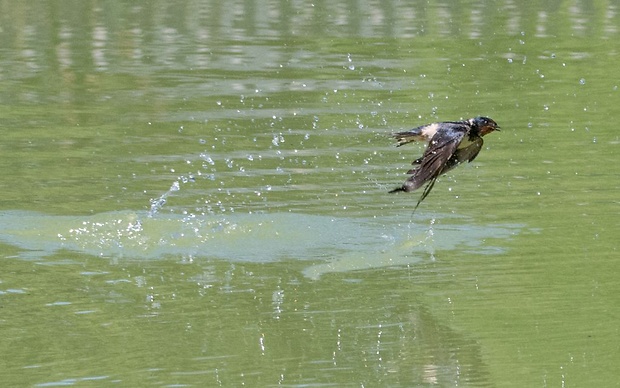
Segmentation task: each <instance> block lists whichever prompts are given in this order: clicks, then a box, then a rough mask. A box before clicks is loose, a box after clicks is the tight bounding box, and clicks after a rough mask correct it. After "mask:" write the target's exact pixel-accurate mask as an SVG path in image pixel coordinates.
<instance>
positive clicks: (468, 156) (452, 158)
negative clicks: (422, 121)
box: [390, 116, 499, 212]
mask: <svg viewBox="0 0 620 388" xmlns="http://www.w3.org/2000/svg"><path fill="white" fill-rule="evenodd" d="M493 131H499V126H498V125H497V123H496V122H495V121H493V120H492V119H490V118H488V117H482V116H479V117H475V118H473V119H469V120H463V121H446V122H442V123H432V124H427V125H422V126H421V127H417V128H414V129H412V130H409V131H405V132H396V133H394V134H392V137H394V138H395V139H396V140H397V141H398V143H397V144H396V146H397V147H400V146H402V145H403V144H407V143H410V142H413V141H428V146H427V147H426V149H425V150H424V154H423V155H422V157H420V158H418V159H416V160H414V161H413V163H411V164H413V165H414V166H417V167H414V168H412V169H411V170H409V171H407V174H411V176H410V177H409V178H408V179H407V180H406V181H405V183H404V184H403V185H402V186H401V187H397V188H395V189H394V190H391V191H390V193H396V192H399V191H405V192H409V191H414V190H416V189H418V188H420V187H422V186H423V185H424V184H425V183H426V186H425V187H424V191H423V192H422V196H421V197H420V199H419V200H418V203H417V204H416V205H415V208H414V209H413V211H414V212H415V211H416V209H417V208H418V206H419V205H420V203H421V202H422V201H423V200H424V198H426V196H427V195H428V194H429V193H430V192H431V190H432V188H433V185H435V181H436V180H437V178H438V177H439V176H440V175H442V174H445V173H446V172H448V171H450V170H452V169H453V168H455V167H456V166H458V165H459V164H461V163H463V162H465V161H467V162H471V161H472V160H474V159H475V158H476V156H478V153H479V152H480V149H482V144H483V140H482V137H483V136H484V135H487V134H489V133H491V132H493Z"/></svg>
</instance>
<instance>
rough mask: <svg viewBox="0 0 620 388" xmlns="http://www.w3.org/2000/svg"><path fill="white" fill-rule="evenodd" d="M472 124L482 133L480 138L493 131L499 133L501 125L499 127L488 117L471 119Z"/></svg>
mask: <svg viewBox="0 0 620 388" xmlns="http://www.w3.org/2000/svg"><path fill="white" fill-rule="evenodd" d="M471 123H472V125H473V126H474V127H476V128H478V131H480V136H484V135H486V134H489V133H491V132H493V131H499V125H497V123H496V122H495V121H493V119H490V118H488V117H483V116H478V117H476V118H473V119H471Z"/></svg>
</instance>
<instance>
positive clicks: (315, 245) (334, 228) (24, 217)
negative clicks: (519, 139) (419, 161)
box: [0, 211, 521, 279]
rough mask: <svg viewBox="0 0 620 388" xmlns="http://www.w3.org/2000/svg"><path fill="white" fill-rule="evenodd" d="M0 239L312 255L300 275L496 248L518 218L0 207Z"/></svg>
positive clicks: (94, 251) (28, 245)
mask: <svg viewBox="0 0 620 388" xmlns="http://www.w3.org/2000/svg"><path fill="white" fill-rule="evenodd" d="M0 220H1V222H0V225H1V226H0V240H2V241H3V242H5V243H7V244H10V245H14V246H17V247H19V248H21V249H22V250H23V251H22V252H21V253H20V254H19V256H20V257H22V258H26V259H32V258H41V257H46V256H50V255H52V254H53V253H54V252H57V251H59V250H63V249H64V250H70V251H76V252H82V253H85V254H88V255H92V256H100V257H109V258H114V259H118V260H122V259H162V258H166V257H177V258H182V259H192V260H193V259H197V258H204V259H222V260H230V261H245V262H257V263H261V262H273V261H279V260H308V261H312V264H309V266H308V267H306V268H305V270H304V275H305V276H307V277H309V278H311V279H317V278H319V277H320V276H321V275H322V274H325V273H330V272H344V271H351V270H358V269H367V268H376V267H386V266H398V265H407V264H413V263H415V262H419V261H421V260H423V259H425V258H426V259H428V258H430V259H433V257H434V254H435V252H436V251H437V250H451V249H455V248H457V247H464V248H466V249H469V250H470V251H472V250H473V251H476V252H480V253H497V252H498V251H499V250H500V248H496V247H492V246H489V245H488V244H484V246H483V244H482V243H483V241H484V240H485V239H486V238H487V237H488V236H492V237H493V238H500V239H501V238H508V237H510V236H511V235H514V234H516V233H518V232H519V230H520V229H521V226H520V225H487V226H472V225H467V226H466V227H465V226H461V225H456V224H455V225H449V224H442V225H434V221H431V224H430V226H426V225H425V226H422V225H420V224H415V223H408V224H404V225H403V224H389V225H386V224H383V223H382V222H381V221H380V220H377V219H365V218H346V217H332V216H321V215H308V214H299V213H250V214H247V213H246V214H240V213H230V214H226V215H174V214H167V215H165V214H161V213H156V214H150V213H147V212H142V213H140V212H132V211H122V212H108V213H100V214H96V215H93V216H88V217H85V216H52V215H45V214H40V213H34V212H23V211H5V212H1V213H0Z"/></svg>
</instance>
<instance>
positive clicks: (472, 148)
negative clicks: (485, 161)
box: [441, 137, 484, 174]
mask: <svg viewBox="0 0 620 388" xmlns="http://www.w3.org/2000/svg"><path fill="white" fill-rule="evenodd" d="M483 143H484V141H483V140H482V138H481V137H479V138H477V139H476V140H474V142H473V143H472V144H470V145H469V146H467V147H464V148H458V149H457V150H456V152H455V153H454V155H452V157H451V158H450V159H449V160H448V162H447V163H446V166H445V167H444V169H443V171H442V172H441V173H442V174H445V173H446V172H448V171H450V170H452V169H453V168H454V167H456V166H458V165H459V164H461V163H464V162H465V161H467V162H471V161H472V160H474V159H476V156H478V153H479V152H480V150H481V149H482V144H483Z"/></svg>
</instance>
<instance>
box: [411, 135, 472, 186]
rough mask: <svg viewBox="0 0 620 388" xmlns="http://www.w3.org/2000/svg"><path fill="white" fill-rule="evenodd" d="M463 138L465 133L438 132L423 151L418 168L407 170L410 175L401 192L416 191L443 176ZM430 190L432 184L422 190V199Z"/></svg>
mask: <svg viewBox="0 0 620 388" xmlns="http://www.w3.org/2000/svg"><path fill="white" fill-rule="evenodd" d="M447 132H449V133H447ZM463 136H465V131H446V132H445V133H444V132H438V133H437V135H435V136H434V137H433V139H432V140H431V142H430V143H429V145H428V147H427V148H426V150H425V151H424V155H422V158H421V159H422V160H421V161H420V166H419V167H418V168H415V169H413V170H409V173H411V174H412V175H411V176H410V177H409V178H408V179H407V180H406V181H405V183H404V184H403V187H402V191H413V190H416V189H418V188H420V187H421V186H422V185H423V184H424V183H426V182H427V181H429V180H434V179H437V177H439V175H441V174H443V173H444V172H445V171H446V170H445V167H446V165H447V163H448V162H449V161H450V160H451V158H453V156H454V154H455V153H456V152H457V147H458V145H459V143H460V142H461V140H462V139H463ZM457 164H458V163H456V164H455V165H454V166H456V165H457ZM452 168H453V167H452ZM431 183H434V182H431ZM430 189H432V184H430V185H429V187H427V189H426V190H424V194H423V197H426V195H428V193H430Z"/></svg>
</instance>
